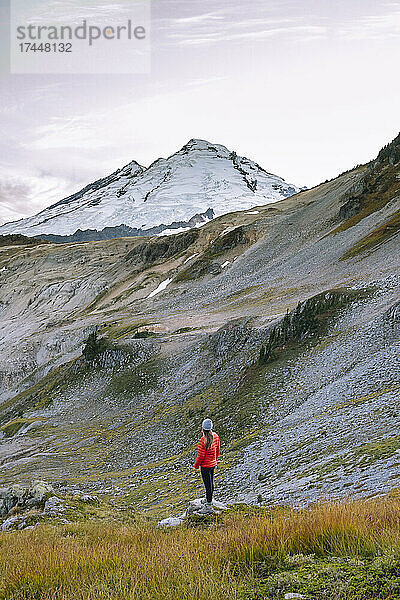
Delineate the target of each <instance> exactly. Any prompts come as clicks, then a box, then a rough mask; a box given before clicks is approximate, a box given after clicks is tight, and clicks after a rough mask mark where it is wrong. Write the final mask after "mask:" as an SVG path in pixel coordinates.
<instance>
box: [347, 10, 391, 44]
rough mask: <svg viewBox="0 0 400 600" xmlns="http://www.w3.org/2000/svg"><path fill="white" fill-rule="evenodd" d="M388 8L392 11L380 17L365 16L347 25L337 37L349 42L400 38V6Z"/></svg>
mask: <svg viewBox="0 0 400 600" xmlns="http://www.w3.org/2000/svg"><path fill="white" fill-rule="evenodd" d="M386 6H387V8H391V9H392V10H391V11H390V12H387V13H385V14H380V15H377V14H375V15H364V16H361V17H359V18H358V19H357V20H354V21H351V22H348V23H345V24H344V25H342V26H341V27H339V28H338V29H337V35H338V36H339V37H342V38H344V39H347V40H369V41H372V40H383V41H388V40H389V39H394V38H398V37H400V4H399V3H397V2H396V3H390V4H387V5H386ZM393 9H394V10H393Z"/></svg>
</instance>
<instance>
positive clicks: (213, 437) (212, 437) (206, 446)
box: [194, 419, 220, 510]
mask: <svg viewBox="0 0 400 600" xmlns="http://www.w3.org/2000/svg"><path fill="white" fill-rule="evenodd" d="M212 428H213V423H212V421H211V419H205V420H204V421H203V423H202V430H203V435H202V436H201V438H200V441H199V447H198V452H197V458H196V462H195V463H194V468H195V469H198V468H199V467H200V470H201V476H202V478H203V482H204V486H205V488H206V507H207V509H209V510H210V509H212V496H213V492H214V469H215V467H216V466H217V458H218V456H219V449H220V448H219V436H218V435H217V434H216V433H215V432H213V431H212Z"/></svg>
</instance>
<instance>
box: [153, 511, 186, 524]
mask: <svg viewBox="0 0 400 600" xmlns="http://www.w3.org/2000/svg"><path fill="white" fill-rule="evenodd" d="M184 518H185V513H183V515H181V516H180V517H168V518H167V519H163V520H162V521H159V522H158V524H157V527H176V526H177V525H180V524H181V523H182V522H183V519H184Z"/></svg>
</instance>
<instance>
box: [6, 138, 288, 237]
mask: <svg viewBox="0 0 400 600" xmlns="http://www.w3.org/2000/svg"><path fill="white" fill-rule="evenodd" d="M298 191H299V188H298V187H296V186H293V185H291V184H287V183H286V182H285V181H284V180H283V179H282V178H280V177H278V176H276V175H273V174H271V173H269V172H267V171H266V170H265V169H263V168H262V167H260V165H258V163H255V162H254V161H251V160H249V159H247V158H246V157H240V156H238V155H237V154H236V152H233V151H230V150H228V149H227V148H226V147H225V146H223V145H221V144H212V143H211V142H208V141H206V140H200V139H196V138H192V139H191V140H189V141H188V142H187V143H186V144H185V145H184V146H183V147H182V148H181V149H180V150H178V151H177V152H175V153H174V154H172V155H171V156H169V157H167V158H158V159H156V160H155V161H153V162H152V163H151V165H149V167H147V168H145V167H143V166H141V165H140V164H139V163H138V162H136V161H131V162H129V163H128V164H127V165H125V166H124V167H122V168H121V169H118V170H117V171H114V172H113V173H111V174H109V175H107V176H106V177H103V178H100V179H98V180H96V181H95V182H92V183H90V184H88V185H87V186H85V187H84V188H82V189H81V190H79V191H78V192H76V193H74V194H72V195H70V196H67V197H66V198H63V199H61V200H59V201H58V202H56V203H54V204H52V205H51V206H49V207H47V208H44V209H43V210H42V211H40V212H39V213H38V214H36V215H33V216H31V217H27V218H25V219H20V220H18V221H14V222H11V223H7V224H4V225H2V226H0V234H2V233H3V234H7V233H22V234H24V235H29V236H31V237H34V236H41V235H42V234H49V235H56V236H71V235H74V234H75V233H76V232H77V231H78V230H81V231H82V230H84V231H87V230H95V231H97V233H99V232H100V231H101V230H103V229H105V228H106V227H107V228H108V227H118V226H126V227H130V228H132V229H134V230H137V231H138V232H140V233H139V234H138V235H151V234H152V233H151V232H150V233H148V230H152V229H154V228H157V227H159V226H160V225H162V224H166V225H168V226H169V225H171V224H173V223H174V222H175V223H180V224H181V225H180V226H181V227H182V226H186V227H187V228H189V227H190V226H191V225H190V224H189V223H188V222H189V221H190V220H191V219H193V218H194V217H195V215H200V214H203V213H205V212H206V211H207V210H209V209H211V210H213V214H214V216H219V215H221V214H224V213H227V212H232V211H234V210H241V209H246V208H248V209H251V208H252V207H254V206H256V205H259V204H265V203H266V202H275V201H277V200H280V199H282V198H285V197H288V196H290V195H292V194H294V193H296V192H298ZM172 229H177V227H172Z"/></svg>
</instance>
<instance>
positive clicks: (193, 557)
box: [0, 495, 400, 600]
mask: <svg viewBox="0 0 400 600" xmlns="http://www.w3.org/2000/svg"><path fill="white" fill-rule="evenodd" d="M290 592H292V593H301V594H303V596H304V597H305V598H327V599H345V598H346V599H347V598H349V599H350V598H352V599H360V600H361V599H371V600H372V599H376V600H378V599H384V598H388V599H389V598H390V599H396V598H399V599H400V496H396V495H392V496H391V497H390V496H389V497H385V498H381V499H369V500H358V501H346V502H341V503H321V504H316V505H313V506H310V507H308V508H304V509H290V508H285V507H277V508H272V509H271V508H257V507H246V506H244V505H237V506H235V507H233V508H231V509H230V510H228V511H226V512H225V513H223V514H221V515H218V516H210V517H203V518H199V517H198V518H193V519H192V520H189V521H188V522H187V523H185V524H184V525H182V526H179V527H177V528H171V529H160V528H157V527H156V522H155V521H152V520H150V519H145V518H144V517H141V516H138V517H137V518H136V520H135V521H134V522H131V523H123V522H117V521H114V522H112V521H108V522H104V521H85V522H79V523H71V524H66V525H58V526H51V525H49V524H40V525H38V526H36V527H35V528H34V529H31V530H26V531H12V532H7V533H3V534H2V535H1V536H0V598H1V599H7V600H23V599H24V600H25V599H26V600H27V599H29V600H30V599H34V600H39V599H40V600H42V599H43V600H58V599H63V600H64V599H65V600H67V599H68V600H78V599H80V600H83V599H85V600H89V599H90V600H105V599H110V600H128V599H129V600H167V599H168V600H170V599H172V600H231V599H232V600H233V599H237V600H254V599H256V598H260V599H261V598H277V599H278V598H283V597H284V595H285V593H290Z"/></svg>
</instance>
